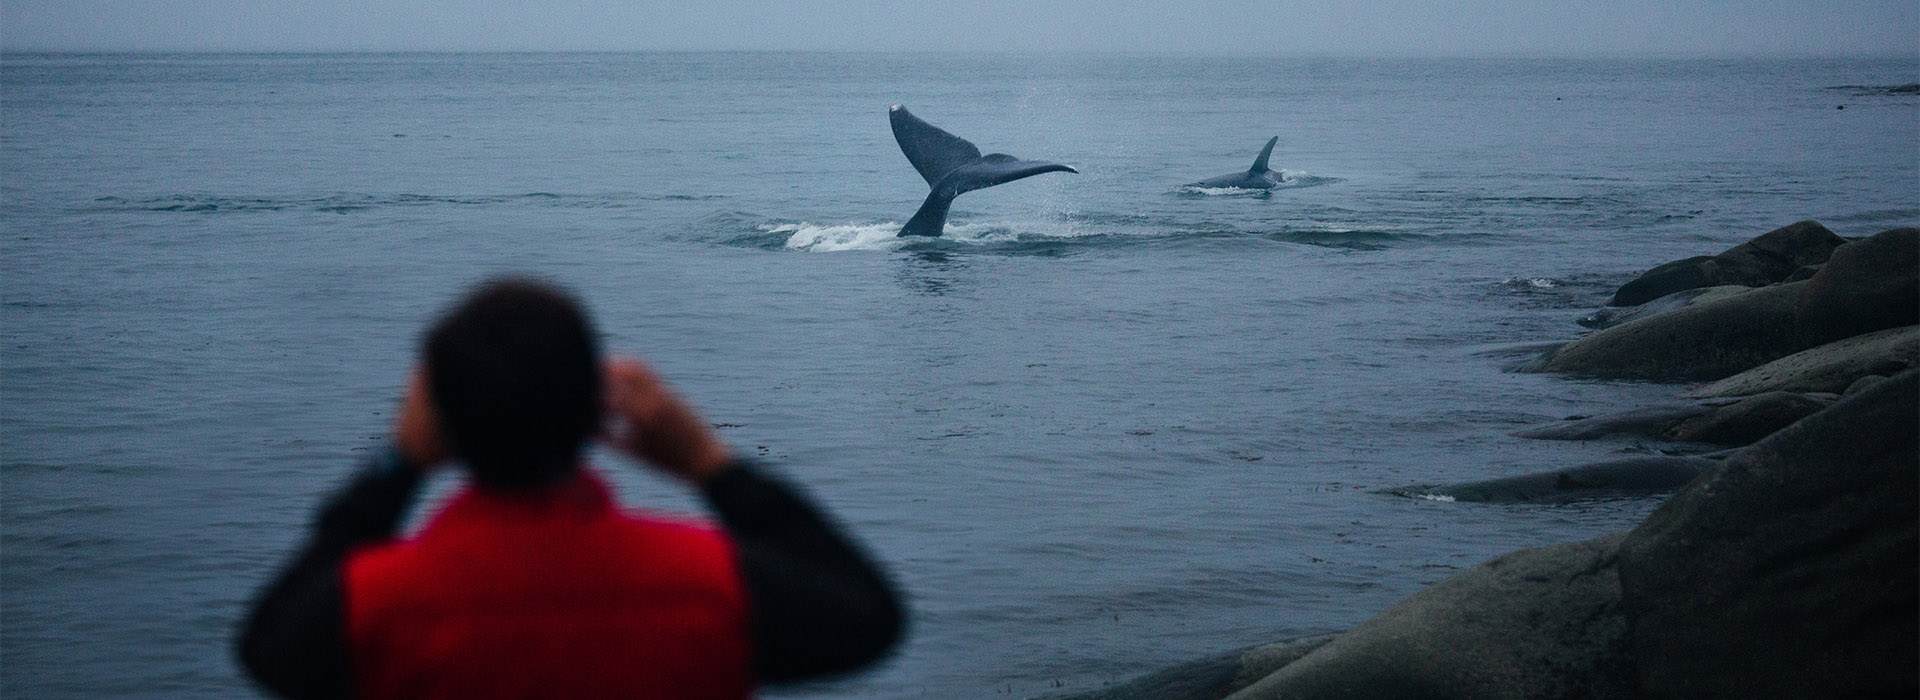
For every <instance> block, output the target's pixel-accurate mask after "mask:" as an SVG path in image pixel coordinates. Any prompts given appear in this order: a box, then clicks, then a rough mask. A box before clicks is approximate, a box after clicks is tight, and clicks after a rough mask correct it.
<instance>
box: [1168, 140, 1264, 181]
mask: <svg viewBox="0 0 1920 700" xmlns="http://www.w3.org/2000/svg"><path fill="white" fill-rule="evenodd" d="M1279 142H1280V137H1278V136H1275V137H1273V138H1270V139H1267V145H1266V147H1265V148H1262V149H1260V157H1259V158H1255V159H1253V167H1251V168H1247V171H1246V172H1241V173H1227V174H1225V175H1221V176H1220V177H1210V178H1207V179H1205V180H1201V181H1199V182H1196V183H1193V184H1191V185H1187V186H1188V187H1207V188H1225V187H1235V188H1239V189H1246V190H1270V189H1273V188H1274V186H1276V185H1279V184H1280V183H1282V182H1285V181H1286V178H1285V177H1283V176H1281V175H1280V173H1276V172H1274V171H1273V169H1272V168H1269V167H1267V158H1268V157H1270V156H1272V155H1273V145H1274V144H1276V143H1279Z"/></svg>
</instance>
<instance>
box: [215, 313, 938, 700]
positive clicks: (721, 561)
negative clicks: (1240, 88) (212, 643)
mask: <svg viewBox="0 0 1920 700" xmlns="http://www.w3.org/2000/svg"><path fill="white" fill-rule="evenodd" d="M597 345H598V343H597V340H596V335H595V333H594V330H593V328H592V325H591V323H590V322H589V321H588V319H587V317H586V315H585V312H584V311H583V310H582V309H581V307H580V305H579V304H578V303H577V302H575V300H573V299H572V298H571V297H569V296H568V295H566V294H565V293H563V292H561V291H559V290H556V289H554V288H551V287H549V286H546V285H544V284H541V283H537V282H532V281H526V280H517V279H506V280H496V281H493V282H490V283H487V284H484V285H482V286H481V287H480V288H479V289H478V290H476V291H475V292H474V293H473V294H472V295H471V296H469V297H468V298H467V299H466V300H465V301H464V302H463V303H461V304H460V305H459V306H458V307H456V308H455V309H453V310H452V311H451V312H450V313H449V314H448V315H447V316H446V317H445V318H443V319H441V320H440V321H439V322H438V323H437V324H436V325H435V326H434V327H433V328H432V329H431V331H430V332H429V333H428V335H427V337H426V342H425V347H424V352H423V357H422V358H421V366H420V367H419V368H417V369H416V370H415V372H414V373H413V377H412V380H411V382H410V383H409V386H408V387H407V389H406V391H405V395H404V400H403V402H402V406H401V409H400V411H399V415H398V417H397V419H396V420H395V423H394V426H393V435H392V440H391V441H390V444H389V446H388V447H387V448H385V449H384V450H383V451H381V452H380V453H379V454H378V455H376V456H374V457H372V458H371V459H369V460H368V461H367V463H366V464H365V465H363V466H362V468H361V469H360V471H359V472H358V473H357V474H356V475H355V476H354V478H353V479H352V481H351V483H350V484H349V485H348V486H347V487H346V489H345V490H343V491H341V492H340V493H338V494H336V495H334V496H333V497H331V498H330V499H328V500H327V501H326V503H325V505H324V506H323V507H322V509H321V511H320V515H319V520H318V523H317V525H316V527H315V529H314V532H313V533H312V536H311V538H310V539H309V540H308V541H307V542H306V544H305V545H304V546H303V547H302V548H301V550H300V551H299V553H298V554H297V555H296V556H295V558H294V559H293V561H292V562H291V563H290V564H289V565H288V566H287V568H286V569H285V570H283V571H282V572H280V574H279V576H278V577H277V578H276V579H275V580H274V581H272V583H271V584H270V585H269V586H268V587H267V588H266V590H265V591H264V592H263V594H262V595H261V597H260V599H259V600H258V601H257V603H256V604H255V606H254V608H253V610H252V613H251V615H249V617H248V619H247V620H246V622H245V624H244V629H243V630H242V632H241V635H240V638H239V656H240V659H241V662H242V664H243V665H244V666H245V667H246V669H247V671H248V672H249V673H250V674H251V675H252V677H253V678H254V679H255V680H257V681H258V682H259V683H260V684H261V685H263V686H264V687H266V688H267V689H269V690H271V691H273V692H275V693H278V694H280V695H284V696H287V697H293V698H336V697H366V698H460V699H462V700H468V699H473V698H530V697H557V698H744V697H749V696H750V695H751V694H752V692H753V690H754V688H755V687H756V686H757V685H758V684H760V683H776V682H781V681H791V680H799V679H805V678H813V677H820V676H825V675H831V674H837V673H842V672H846V671H850V670H854V669H857V668H860V667H862V666H865V665H868V664H870V663H872V662H873V661H875V660H876V659H878V658H880V657H881V656H882V655H884V654H885V653H886V652H887V651H888V650H889V649H890V648H892V647H893V645H894V644H895V642H896V641H897V640H898V639H899V637H900V635H901V631H902V629H903V626H904V613H903V611H902V609H901V606H900V603H899V600H898V597H897V596H896V594H895V593H894V591H893V588H892V586H891V585H890V584H889V582H888V581H887V579H886V577H885V575H884V574H883V573H882V572H881V571H880V570H879V569H878V567H876V566H875V565H874V564H873V563H872V562H871V561H869V560H868V558H867V557H866V556H865V555H864V554H862V552H861V550H860V548H859V547H858V546H857V545H855V544H854V543H853V542H852V541H850V540H849V539H848V538H847V537H846V536H845V535H844V534H842V533H841V532H840V531H839V529H838V528H837V527H836V526H835V525H834V524H833V523H832V522H830V521H829V520H828V519H827V517H826V516H825V515H824V514H823V513H822V512H821V511H820V509H819V508H818V507H817V506H815V505H813V504H812V503H811V502H810V501H809V500H808V499H807V498H805V497H804V496H802V495H801V494H800V493H798V492H796V491H795V490H794V489H793V488H791V487H789V486H787V485H785V484H783V483H782V482H781V481H779V480H777V479H775V478H773V477H772V476H770V475H769V474H767V473H766V472H765V471H763V470H762V469H761V468H760V467H757V466H755V465H754V464H752V463H749V462H747V461H746V460H743V459H740V458H738V457H736V456H735V455H734V454H733V453H731V452H730V451H729V450H728V449H727V447H726V446H725V445H724V444H722V443H721V442H720V441H719V440H718V439H717V438H716V436H715V435H714V434H713V433H712V431H711V430H710V429H709V428H708V426H707V425H706V424H705V423H703V422H702V421H701V420H700V418H699V417H698V416H697V415H696V414H695V413H694V411H693V410H692V409H691V408H689V407H688V406H687V405H686V404H685V403H683V402H682V401H681V400H680V399H679V398H678V397H676V396H675V395H674V394H673V393H672V392H671V391H670V390H669V389H668V388H667V387H666V385H665V384H663V383H662V382H661V381H660V380H659V379H658V378H657V377H655V376H654V375H653V374H652V373H651V372H650V371H649V370H648V369H647V368H646V367H645V366H643V365H641V364H640V363H639V362H636V361H633V360H626V359H614V360H611V361H603V360H602V359H601V357H600V353H599V349H598V347H597ZM596 437H599V438H600V439H603V440H605V441H606V442H607V443H608V444H609V445H610V446H612V447H613V448H615V449H617V450H619V451H621V452H623V453H625V454H627V455H630V456H632V457H634V458H636V459H637V460H639V461H641V462H643V463H645V464H648V465H650V466H652V467H653V468H655V469H658V470H660V471H662V472H665V473H667V474H670V475H673V476H675V477H678V478H680V479H682V480H685V481H686V482H687V483H689V484H690V485H692V486H693V487H695V488H697V489H699V491H700V492H701V494H702V495H703V496H704V497H705V500H706V502H707V503H708V504H709V505H710V507H711V508H712V509H713V511H714V512H715V513H716V514H717V515H718V520H719V525H718V526H717V527H716V526H714V525H712V524H709V523H705V522H702V521H697V520H691V519H676V518H671V517H665V516H661V515H657V514H651V513H646V512H632V511H627V510H624V509H623V508H622V507H621V506H620V504H619V503H617V502H616V501H615V500H614V499H613V498H612V496H611V495H610V492H609V489H608V487H607V485H606V482H605V481H604V480H603V479H602V477H601V476H600V475H599V474H598V473H596V470H595V469H594V468H593V467H591V466H588V465H585V464H583V463H582V462H583V459H584V454H583V453H584V451H585V449H586V447H587V445H588V444H589V441H590V440H593V439H595V438H596ZM454 461H458V462H460V463H462V464H464V465H465V467H466V471H467V475H468V477H469V483H468V484H467V485H466V486H465V487H464V488H463V489H462V490H460V491H459V492H458V493H457V494H456V495H454V496H452V497H451V498H450V500H449V501H448V502H447V503H446V504H445V505H444V506H443V507H442V509H441V510H440V511H439V512H438V513H437V514H435V515H433V516H432V517H431V518H430V519H429V520H428V521H427V522H426V523H425V525H424V526H422V528H421V529H420V530H419V532H418V533H416V534H414V535H413V536H411V537H399V536H397V534H396V528H397V527H398V525H399V523H400V522H401V521H402V519H403V518H404V516H405V514H406V513H407V511H408V509H409V507H410V505H411V503H412V501H413V500H414V497H415V495H416V493H417V492H418V490H419V487H420V483H421V481H422V479H423V477H425V476H426V475H427V474H428V473H429V472H431V471H432V470H434V469H436V468H438V467H440V466H443V465H445V464H448V463H451V462H454Z"/></svg>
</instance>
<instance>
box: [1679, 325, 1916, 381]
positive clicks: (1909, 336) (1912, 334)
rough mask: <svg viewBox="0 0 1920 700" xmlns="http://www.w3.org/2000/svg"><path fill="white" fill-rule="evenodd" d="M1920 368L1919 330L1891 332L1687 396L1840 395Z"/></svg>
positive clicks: (1818, 350) (1810, 352)
mask: <svg viewBox="0 0 1920 700" xmlns="http://www.w3.org/2000/svg"><path fill="white" fill-rule="evenodd" d="M1914 366H1920V326H1907V327H1905V328H1892V329H1888V330H1884V331H1877V332H1874V333H1868V334H1865V335H1858V336H1854V337H1852V338H1847V339H1845V340H1840V341H1836V342H1832V343H1828V344H1826V345H1822V346H1819V347H1815V348H1810V349H1807V350H1803V351H1800V352H1797V353H1794V354H1792V355H1788V356H1786V357H1782V358H1780V359H1777V360H1774V361H1772V362H1768V363H1766V364H1764V365H1760V366H1759V367H1755V368H1753V369H1750V370H1747V371H1745V372H1741V373H1739V374H1736V375H1733V376H1731V377H1727V378H1725V379H1722V380H1720V381H1717V382H1713V383H1711V384H1707V385H1705V386H1702V387H1698V388H1695V389H1694V390H1692V391H1689V392H1687V395H1688V396H1692V397H1696V398H1700V397H1709V396H1748V395H1751V394H1761V393H1766V392H1769V391H1796V392H1813V391H1820V392H1827V393H1840V392H1843V391H1846V390H1847V387H1848V386H1849V385H1851V384H1853V383H1854V382H1855V381H1857V380H1859V379H1860V378H1861V377H1865V376H1869V375H1875V374H1877V375H1882V376H1892V375H1894V374H1898V373H1900V372H1901V371H1903V370H1905V369H1907V368H1909V367H1914Z"/></svg>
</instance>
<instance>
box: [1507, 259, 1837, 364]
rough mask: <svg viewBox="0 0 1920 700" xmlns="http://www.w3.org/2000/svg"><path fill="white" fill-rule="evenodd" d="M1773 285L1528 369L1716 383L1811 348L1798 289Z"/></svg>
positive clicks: (1611, 333) (1618, 330)
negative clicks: (1801, 327)
mask: <svg viewBox="0 0 1920 700" xmlns="http://www.w3.org/2000/svg"><path fill="white" fill-rule="evenodd" d="M1806 284H1808V282H1792V283H1788V284H1776V285H1773V286H1771V287H1762V288H1760V289H1756V290H1753V291H1751V292H1747V293H1745V294H1739V295H1736V296H1732V297H1727V298H1724V299H1719V300H1716V301H1712V302H1709V303H1705V304H1696V305H1693V306H1688V307H1685V308H1682V309H1678V310H1675V311H1669V312H1667V313H1663V314H1658V315H1654V316H1649V317H1646V318H1642V319H1639V320H1636V321H1632V322H1630V323H1624V324H1621V325H1618V326H1614V327H1612V328H1608V329H1606V330H1603V331H1599V332H1597V333H1594V334H1592V335H1589V336H1587V337H1584V338H1581V339H1579V340H1576V341H1573V342H1571V343H1567V344H1566V345H1562V346H1560V347H1559V348H1558V349H1555V350H1553V351H1552V352H1549V353H1547V354H1546V355H1544V356H1542V357H1541V358H1540V359H1539V360H1537V361H1536V362H1534V363H1532V364H1530V365H1529V366H1527V367H1525V368H1524V369H1525V370H1526V371H1531V372H1560V373H1566V374H1578V375H1587V376H1598V377H1609V378H1616V379H1682V380H1685V379H1691V380H1712V379H1719V378H1721V377H1725V376H1727V375H1730V374H1734V373H1736V372H1739V371H1741V370H1745V369H1747V368H1750V367H1754V366H1757V365H1760V364H1763V363H1766V362H1768V361H1770V360H1774V359H1778V358H1780V357H1784V356H1786V355H1790V354H1792V353H1794V352H1797V351H1799V350H1803V349H1805V348H1806V345H1805V344H1804V342H1803V341H1802V339H1801V337H1800V334H1799V333H1798V332H1797V330H1796V329H1795V326H1794V308H1795V305H1796V304H1797V303H1798V302H1799V295H1800V288H1801V287H1802V286H1803V285H1806Z"/></svg>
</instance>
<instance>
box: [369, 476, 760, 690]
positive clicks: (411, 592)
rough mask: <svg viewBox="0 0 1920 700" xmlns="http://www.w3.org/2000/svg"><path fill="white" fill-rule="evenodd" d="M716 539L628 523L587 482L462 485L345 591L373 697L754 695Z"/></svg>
mask: <svg viewBox="0 0 1920 700" xmlns="http://www.w3.org/2000/svg"><path fill="white" fill-rule="evenodd" d="M734 562H735V559H734V552H733V545H732V543H731V542H730V541H729V540H728V539H727V538H726V536H725V535H723V534H721V533H719V532H717V531H715V530H714V529H712V528H711V527H707V526H703V525H698V524H694V523H690V522H677V521H670V520H664V519H660V518H656V517H648V516H635V515H628V514H624V513H621V512H620V511H619V510H618V509H616V508H615V506H614V504H613V500H612V497H611V496H610V495H609V494H608V491H607V487H606V484H605V483H603V482H602V481H601V480H600V479H599V477H598V476H597V475H595V474H593V473H592V472H591V471H590V470H587V469H582V470H581V474H580V476H578V477H575V478H573V479H572V480H570V481H568V482H567V483H565V484H563V485H561V486H558V487H555V488H554V489H551V490H548V491H543V492H541V493H538V494H512V493H503V492H497V491H492V490H487V489H479V488H474V487H468V488H467V489H466V490H465V491H463V492H461V493H460V494H459V495H457V496H455V497H454V498H453V500H452V501H451V502H449V503H448V504H447V506H446V508H445V509H444V510H442V511H441V512H440V514H439V515H437V516H435V517H434V518H433V520H432V521H431V522H429V523H428V524H427V526H426V527H425V528H424V529H422V530H421V531H420V533H419V535H417V536H416V537H414V538H412V539H406V540H395V541H389V542H384V543H381V544H377V545H373V546H369V547H366V548H362V549H360V550H357V551H355V552H354V553H353V554H352V555H351V556H350V557H349V558H348V560H347V565H346V568H345V572H344V574H343V575H344V577H345V580H344V581H343V582H342V584H343V586H342V587H343V589H344V594H343V596H342V597H343V598H344V600H345V605H346V624H347V644H348V648H349V649H350V650H351V654H352V662H353V671H354V680H355V683H356V686H357V689H358V690H359V694H360V696H362V697H366V698H445V699H447V700H454V699H458V700H474V699H479V698H535V697H539V698H661V699H665V698H711V699H713V700H722V699H724V700H739V699H740V698H745V697H748V696H749V695H750V694H751V692H752V675H751V674H752V672H751V666H750V663H751V662H750V653H751V652H750V648H749V644H750V642H749V640H750V634H751V633H750V624H751V623H750V621H749V618H748V611H747V598H746V591H745V588H744V586H743V584H742V583H741V578H740V575H739V572H738V571H737V569H736V566H735V564H734Z"/></svg>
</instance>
